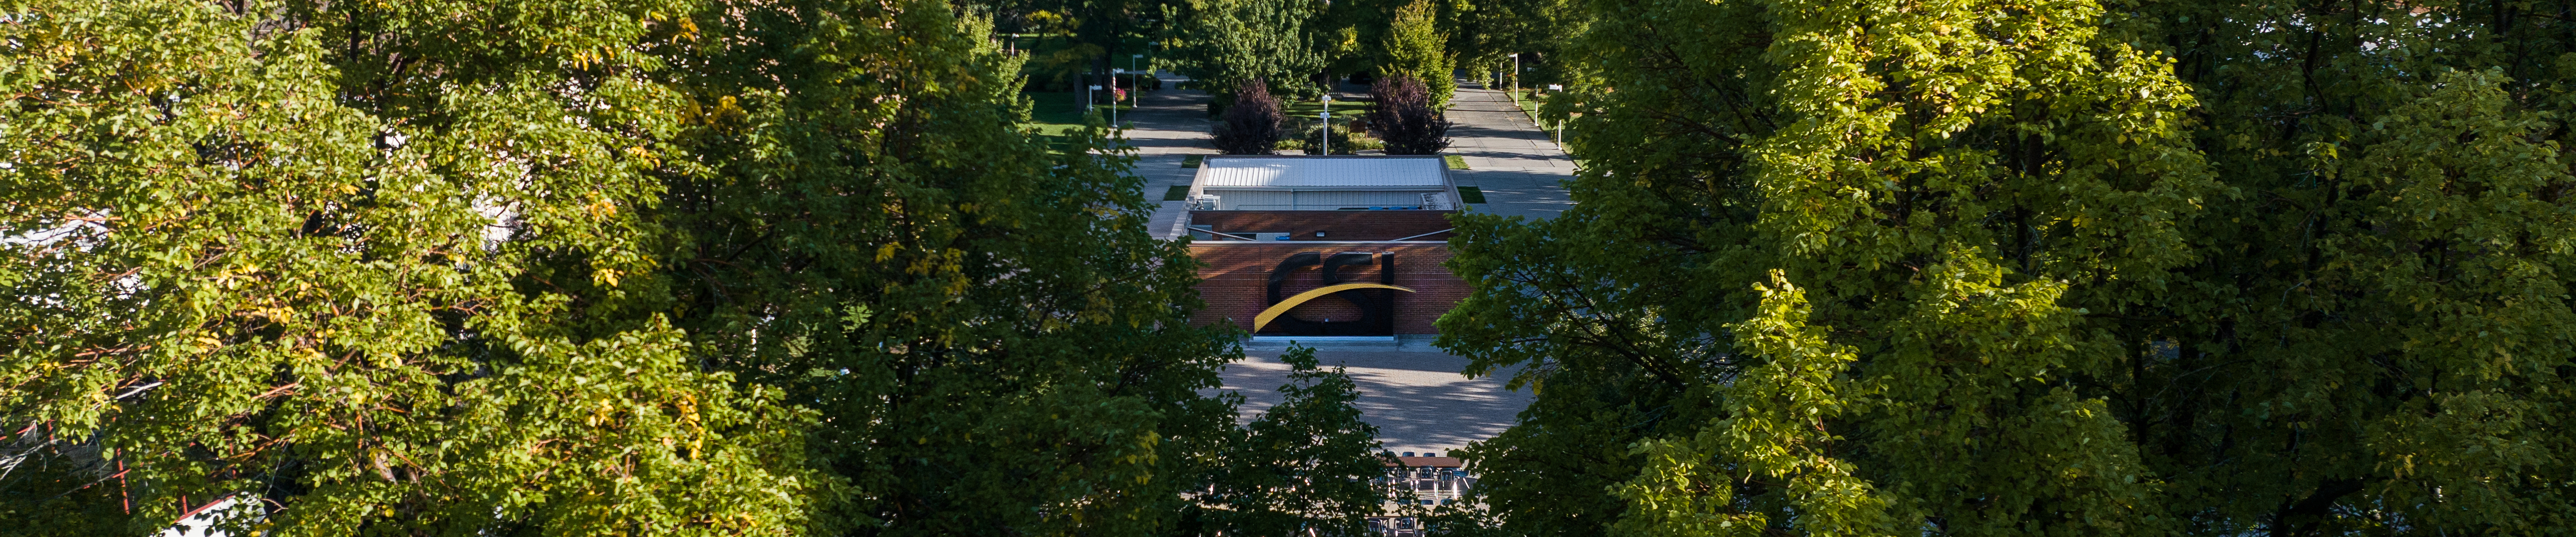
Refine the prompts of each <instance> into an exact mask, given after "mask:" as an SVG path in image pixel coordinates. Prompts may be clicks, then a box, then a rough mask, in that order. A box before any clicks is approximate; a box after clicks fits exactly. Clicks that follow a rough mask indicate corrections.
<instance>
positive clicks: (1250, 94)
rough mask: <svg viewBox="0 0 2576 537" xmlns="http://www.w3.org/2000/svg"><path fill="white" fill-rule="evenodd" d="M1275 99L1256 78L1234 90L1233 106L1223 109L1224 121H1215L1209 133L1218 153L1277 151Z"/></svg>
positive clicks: (1254, 153)
mask: <svg viewBox="0 0 2576 537" xmlns="http://www.w3.org/2000/svg"><path fill="white" fill-rule="evenodd" d="M1283 119H1286V117H1285V116H1282V115H1280V114H1279V99H1278V98H1275V97H1271V96H1270V88H1269V86H1268V85H1267V84H1265V83H1263V82H1262V81H1261V80H1259V79H1254V80H1247V81H1244V82H1243V84H1242V85H1241V86H1238V87H1236V88H1235V90H1234V104H1233V105H1230V106H1227V107H1225V120H1224V121H1220V122H1217V124H1216V129H1215V131H1214V132H1212V133H1211V134H1213V135H1214V138H1215V139H1216V140H1215V142H1216V150H1217V152H1218V153H1224V154H1228V155H1270V154H1275V153H1277V152H1278V150H1277V149H1276V147H1277V146H1278V144H1279V138H1280V135H1281V134H1282V133H1281V132H1280V126H1279V123H1280V121H1281V120H1283Z"/></svg>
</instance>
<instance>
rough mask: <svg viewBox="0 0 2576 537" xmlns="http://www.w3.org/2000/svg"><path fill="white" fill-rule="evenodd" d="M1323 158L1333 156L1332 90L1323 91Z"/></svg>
mask: <svg viewBox="0 0 2576 537" xmlns="http://www.w3.org/2000/svg"><path fill="white" fill-rule="evenodd" d="M1320 145H1322V146H1324V153H1323V154H1324V156H1327V157H1329V156H1333V90H1331V89H1329V88H1328V89H1325V90H1324V142H1323V143H1322V144H1320Z"/></svg>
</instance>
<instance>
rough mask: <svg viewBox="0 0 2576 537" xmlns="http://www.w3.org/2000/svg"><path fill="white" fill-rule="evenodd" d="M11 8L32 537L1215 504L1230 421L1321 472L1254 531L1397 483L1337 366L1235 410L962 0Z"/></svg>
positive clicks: (1140, 528) (5, 489)
mask: <svg viewBox="0 0 2576 537" xmlns="http://www.w3.org/2000/svg"><path fill="white" fill-rule="evenodd" d="M6 7H7V9H5V10H0V16H5V19H0V32H5V35H0V42H5V43H6V46H7V47H8V49H7V50H8V58H9V59H10V61H9V62H8V63H7V64H6V66H5V69H6V70H5V71H0V113H5V114H6V115H5V116H0V117H5V119H0V218H5V220H0V239H5V240H0V289H5V292H6V294H7V297H8V299H7V300H6V301H0V332H5V333H6V334H7V336H6V337H5V338H0V386H5V389H0V420H5V421H6V422H7V423H9V424H10V425H9V426H8V431H9V432H10V433H11V435H10V437H9V439H8V441H7V442H6V443H5V444H0V447H5V449H6V450H7V451H6V452H5V454H0V455H5V458H0V527H8V528H12V530H11V531H13V532H24V533H33V534H58V535H91V534H135V533H145V532H153V531H158V530H160V529H161V528H162V527H165V526H167V525H168V524H169V523H170V522H171V521H173V520H177V519H178V515H179V514H180V513H181V512H184V511H189V510H194V509H197V508H200V507H205V506H209V505H211V504H214V503H215V502H217V501H218V500H231V501H232V502H234V503H233V505H236V506H238V507H235V508H233V509H231V510H229V511H219V512H221V513H226V514H230V515H233V516H232V518H231V519H230V520H229V521H228V523H229V524H231V526H230V529H231V530H232V534H235V535H244V534H249V533H250V532H251V531H252V530H254V529H256V530H257V531H259V532H263V534H273V535H333V536H338V535H608V534H620V535H624V534H709V535H715V534H722V535H745V534H761V535H805V534H827V535H931V534H939V535H952V534H1043V535H1091V534H1124V535H1140V534H1155V535H1190V534H1196V533H1192V532H1194V531H1199V530H1200V529H1205V528H1208V527H1209V526H1204V525H1190V524H1184V520H1183V519H1182V517H1181V514H1182V513H1183V512H1184V511H1186V510H1188V509H1191V508H1195V506H1197V505H1199V503H1198V502H1199V500H1198V497H1197V496H1196V494H1198V493H1199V492H1200V491H1204V490H1208V489H1209V487H1212V486H1217V484H1219V483H1245V482H1247V481H1244V479H1248V478H1237V477H1229V476H1236V475H1239V472H1237V471H1234V470H1229V469H1228V468H1229V466H1228V465H1229V464H1232V463H1230V462H1229V461H1233V460H1237V459H1243V460H1265V461H1283V460H1295V461H1303V463H1304V464H1308V465H1311V466H1312V467H1313V468H1316V469H1319V470H1318V471H1316V472H1310V473H1308V474H1306V475H1307V477H1308V478H1309V479H1313V480H1315V481H1313V482H1311V483H1303V482H1301V483H1285V484H1283V483H1275V482H1258V485H1257V486H1261V487H1267V489H1266V490H1269V491H1270V492H1268V493H1266V494H1264V495H1258V496H1254V497H1251V498H1250V499H1245V500H1242V501H1236V502H1233V503H1231V504H1229V505H1230V506H1231V508H1233V509H1236V510H1248V511H1260V512H1270V513H1284V514H1281V515H1276V516H1272V517H1271V518H1269V519H1265V520H1268V522H1264V523H1266V524H1272V525H1276V524H1300V523H1311V524H1341V525H1347V521H1349V520H1353V519H1354V518H1355V517H1356V516H1358V515H1359V514H1360V513H1364V512H1366V511H1367V510H1371V509H1374V508H1375V505H1374V504H1369V505H1367V506H1365V507H1366V509H1363V508H1362V507H1361V506H1359V504H1357V503H1355V502H1352V501H1349V500H1348V498H1350V497H1353V496H1355V495H1357V494H1360V493H1361V492H1367V493H1370V494H1376V493H1378V492H1377V489H1374V488H1368V487H1369V485H1368V483H1367V482H1366V481H1365V480H1364V479H1362V478H1361V477H1360V476H1353V475H1344V474H1333V473H1330V472H1333V471H1341V472H1345V473H1346V474H1347V473H1348V472H1353V471H1357V470H1352V469H1353V468H1361V467H1365V468H1366V469H1367V471H1368V472H1371V473H1370V474H1367V475H1373V473H1374V472H1375V471H1376V468H1377V467H1376V465H1377V464H1378V460H1379V459H1378V458H1377V455H1376V453H1375V452H1376V451H1377V450H1376V449H1375V447H1374V444H1373V440H1371V439H1370V438H1369V436H1370V435H1368V434H1367V433H1366V432H1365V431H1366V430H1365V425H1364V424H1360V423H1357V422H1356V421H1355V418H1354V416H1355V414H1353V412H1354V411H1350V410H1349V409H1348V404H1349V400H1350V395H1349V393H1348V390H1347V387H1348V384H1347V383H1348V380H1347V379H1342V378H1341V377H1340V376H1339V374H1338V372H1333V371H1318V370H1310V371H1307V372H1305V373H1301V376H1299V377H1298V378H1299V382H1300V383H1301V384H1300V386H1310V387H1308V388H1299V389H1297V390H1292V392H1293V395H1294V397H1293V399H1294V400H1295V401H1302V402H1294V403H1292V404H1291V405H1289V406H1286V407H1283V408H1284V409H1283V410H1281V411H1278V412H1273V413H1272V414H1273V415H1274V417H1269V418H1265V419H1264V420H1256V421H1255V422H1253V424H1252V425H1250V426H1248V427H1247V426H1244V425H1238V424H1237V422H1236V412H1235V404H1236V401H1235V400H1234V399H1230V398H1226V397H1223V396H1222V394H1220V393H1216V392H1214V390H1213V388H1215V387H1216V384H1215V378H1216V377H1215V368H1216V367H1217V366H1218V365H1219V364H1223V363H1225V362H1228V361H1231V360H1233V359H1235V358H1237V357H1239V356H1240V351H1239V349H1237V348H1236V347H1235V344H1234V341H1236V337H1237V335H1238V333H1237V332H1235V331H1234V330H1232V329H1230V328H1224V327H1200V326H1195V325H1193V324H1192V323H1190V322H1189V316H1190V313H1191V312H1192V311H1194V310H1196V309H1197V308H1198V307H1199V303H1198V299H1197V298H1196V295H1195V294H1194V292H1193V291H1192V290H1191V288H1190V287H1191V285H1193V284H1194V281H1195V276H1194V273H1193V271H1194V269H1195V266H1196V265H1195V264H1194V263H1193V262H1192V261H1191V260H1190V259H1189V258H1188V257H1187V256H1186V251H1185V249H1184V248H1183V247H1182V246H1181V245H1179V244H1177V243H1173V242H1168V241H1160V240H1156V239H1154V238H1152V236H1151V235H1150V234H1148V233H1147V232H1146V231H1145V229H1144V228H1145V217H1146V211H1145V208H1146V207H1147V202H1146V201H1144V198H1143V197H1142V196H1141V194H1140V190H1141V183H1140V180H1139V179H1137V178H1136V177H1135V175H1134V174H1133V173H1130V171H1129V167H1130V166H1131V165H1132V164H1131V162H1132V157H1127V156H1123V153H1122V151H1121V150H1119V149H1118V148H1117V147H1115V146H1114V145H1111V143H1112V141H1113V140H1114V139H1112V138H1110V137H1109V136H1108V134H1107V132H1106V130H1105V129H1103V128H1101V127H1100V125H1098V124H1097V123H1096V122H1095V123H1094V125H1093V127H1092V128H1091V131H1090V132H1089V133H1088V134H1087V135H1086V136H1082V137H1077V138H1078V139H1081V140H1090V141H1091V142H1092V143H1094V144H1095V145H1093V146H1086V147H1078V148H1075V149H1074V150H1072V151H1062V152H1051V151H1049V150H1048V147H1047V145H1046V143H1045V142H1044V140H1042V139H1040V138H1038V137H1037V136H1036V135H1035V134H1034V133H1033V132H1030V131H1025V130H1022V129H1021V128H1020V127H1017V126H1016V125H1018V124H1020V123H1023V122H1025V121H1027V112H1026V111H1027V110H1028V103H1026V102H1025V101H1024V100H1022V98H1021V97H1019V96H1018V94H1017V91H1018V90H1019V81H1018V78H1017V73H1016V71H1017V69H1018V65H1017V64H1016V60H1015V59H1013V58H1010V57H1007V56H1005V55H1003V54H1002V53H1001V51H1000V49H999V45H998V44H996V43H993V42H991V41H988V40H986V39H984V34H985V33H987V32H989V26H988V24H989V23H988V22H986V20H984V19H982V18H979V17H973V16H967V17H962V18H961V17H960V16H959V15H958V12H957V11H956V10H954V9H953V8H952V7H951V6H950V5H948V4H946V3H943V2H938V1H928V0H913V1H903V2H892V3H882V2H879V3H870V2H840V1H830V0H813V1H790V2H772V1H761V2H733V1H718V0H710V1H687V0H669V1H632V2H628V1H605V0H604V1H599V2H588V3H570V4H567V3H521V2H450V3H390V4H386V3H378V4H364V3H359V4H351V3H343V2H327V3H326V2H301V1H288V2H274V3H264V2H242V3H186V2H111V3H104V4H95V3H90V2H35V3H32V4H10V5H8V6H6ZM1336 379H1339V380H1336ZM1301 390H1302V391H1301ZM1263 424H1269V425H1263ZM1292 433H1296V434H1292ZM1247 435H1249V437H1254V438H1259V439H1262V440H1263V442H1262V443H1261V444H1260V446H1259V447H1257V448H1256V447H1247V446H1243V445H1239V444H1241V442H1240V439H1242V438H1246V437H1247ZM1336 476H1341V477H1342V478H1341V479H1339V480H1335V477H1336ZM1348 482H1356V483H1359V486H1360V487H1362V488H1360V489H1354V488H1352V487H1351V486H1349V485H1345V484H1342V483H1348ZM1310 485H1311V486H1310ZM1265 502H1266V503H1265ZM1227 527H1232V526H1217V527H1216V528H1218V529H1215V530H1208V531H1221V530H1222V529H1223V528H1227ZM1337 527H1338V526H1337Z"/></svg>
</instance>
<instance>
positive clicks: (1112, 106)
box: [1109, 69, 1127, 129]
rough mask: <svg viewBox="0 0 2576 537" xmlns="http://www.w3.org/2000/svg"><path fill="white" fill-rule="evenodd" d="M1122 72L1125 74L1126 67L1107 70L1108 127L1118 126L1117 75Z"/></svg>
mask: <svg viewBox="0 0 2576 537" xmlns="http://www.w3.org/2000/svg"><path fill="white" fill-rule="evenodd" d="M1123 74H1127V70H1126V69H1110V70H1109V128H1112V129H1115V128H1118V75H1123Z"/></svg>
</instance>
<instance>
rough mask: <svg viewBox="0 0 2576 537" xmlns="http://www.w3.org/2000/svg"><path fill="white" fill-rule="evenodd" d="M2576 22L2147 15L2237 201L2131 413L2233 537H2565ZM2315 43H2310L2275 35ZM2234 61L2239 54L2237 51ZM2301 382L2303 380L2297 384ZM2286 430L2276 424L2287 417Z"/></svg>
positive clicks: (2198, 240) (2149, 325) (2436, 9)
mask: <svg viewBox="0 0 2576 537" xmlns="http://www.w3.org/2000/svg"><path fill="white" fill-rule="evenodd" d="M2570 8H2576V4H2570V3H2566V2H2535V3H2511V4H2497V3H2476V2H2439V3H2405V4H2400V3H2393V2H2365V3H2355V4H2336V5H2304V4H2296V3H2270V2H2265V3H2255V4H2240V5H2230V4H2225V3H2190V4H2171V5H2153V6H2151V9H2148V10H2146V11H2144V12H2143V13H2141V17H2140V18H2141V19H2142V20H2141V23H2140V25H2139V26H2140V27H2141V28H2140V30H2139V31H2140V33H2141V34H2142V36H2144V37H2145V39H2144V40H2151V41H2150V42H2158V43H2160V44H2163V45H2165V46H2168V47H2170V48H2169V50H2170V51H2171V52H2170V54H2171V55H2172V56H2173V57H2175V58H2177V59H2178V60H2179V62H2178V63H2177V64H2176V65H2175V72H2176V73H2177V74H2178V75H2180V76H2181V77H2182V78H2183V79H2184V80H2187V81H2189V82H2191V83H2192V84H2194V85H2195V86H2196V87H2198V88H2200V91H2199V92H2198V94H2199V95H2200V96H2201V103H2202V110H2201V113H2200V114H2199V116H2200V118H2201V123H2200V125H2201V126H2200V128H2199V129H2198V132H2196V133H2195V134H2196V138H2197V139H2198V142H2199V143H2198V146H2199V147H2200V148H2202V150H2203V151H2204V152H2205V153H2206V154H2207V155H2208V158H2209V161H2210V162H2211V163H2212V165H2213V166H2214V167H2215V168H2216V169H2217V170H2219V172H2220V176H2221V177H2225V178H2227V181H2228V183H2229V184H2230V185H2231V186H2233V187H2234V188H2235V189H2236V190H2237V192H2238V193H2239V194H2238V195H2237V196H2234V197H2230V198H2227V199H2226V202H2225V203H2219V204H2214V205H2212V206H2211V207H2210V208H2209V212H2208V215H2207V216H2205V217H2203V218H2201V219H2200V220H2199V221H2198V225H2196V226H2193V227H2192V228H2191V229H2190V232H2191V233H2192V234H2193V235H2194V237H2195V240H2194V241H2193V242H2194V250H2193V253H2194V254H2195V256H2196V257H2198V259H2200V261H2199V262H2197V263H2195V264H2194V265H2192V266H2191V267H2190V268H2189V270H2188V271H2186V272H2185V273H2184V274H2185V275H2186V276H2187V280H2185V281H2190V282H2194V284H2193V285H2191V286H2188V287H2182V288H2178V289H2177V291H2178V292H2176V293H2174V294H2172V295H2171V296H2169V297H2168V299H2167V300H2166V301H2165V302H2166V305H2167V306H2168V307H2167V309H2166V310H2165V311H2162V312H2157V313H2158V315H2152V316H2147V315H2141V316H2139V317H2138V318H2135V319H2127V320H2125V321H2126V322H2124V323H2122V325H2121V329H2122V330H2124V331H2125V332H2126V333H2127V334H2128V336H2129V339H2130V340H2131V341H2132V342H2134V343H2133V344H2134V345H2137V346H2140V347H2144V350H2142V351H2141V352H2140V354H2145V355H2148V356H2152V357H2153V359H2146V360H2141V361H2140V362H2139V363H2137V364H2135V366H2134V367H2135V368H2136V370H2135V372H2134V373H2133V374H2134V375H2136V377H2137V379H2138V380H2137V381H2136V382H2137V384H2136V385H2135V386H2134V387H2133V388H2131V390H2132V391H2131V392H2130V393H2129V394H2126V397H2124V399H2125V401H2123V404H2120V405H2117V406H2116V407H2115V408H2119V409H2120V410H2122V413H2123V414H2124V415H2125V417H2126V418H2127V419H2129V420H2130V421H2131V422H2132V423H2134V424H2135V425H2133V428H2134V431H2133V433H2132V434H2134V435H2136V436H2137V437H2139V438H2142V439H2143V441H2142V447H2144V448H2146V455H2147V456H2148V461H2149V462H2150V463H2152V464H2154V465H2155V467H2156V468H2157V470H2158V471H2159V473H2160V474H2162V475H2167V476H2171V477H2170V479H2171V484H2170V485H2168V488H2169V489H2170V490H2171V491H2172V493H2171V497H2172V498H2173V500H2172V501H2173V504H2172V505H2171V507H2170V510H2171V512H2173V513H2174V514H2175V516H2178V517H2185V518H2184V519H2185V520H2188V521H2189V522H2190V523H2191V524H2192V525H2193V526H2194V527H2197V528H2206V529H2207V531H2210V532H2256V531H2260V532H2267V533H2272V534H2323V533H2367V532H2385V533H2398V532H2414V533H2433V532H2444V533H2469V532H2479V533H2491V534H2518V535H2563V534H2566V532H2568V531H2569V528H2576V499H2571V498H2576V495H2571V490H2570V488H2571V487H2576V482H2571V481H2570V480H2569V479H2567V477H2566V476H2569V475H2576V461H2571V460H2570V459H2569V458H2568V457H2567V455H2566V454H2567V453H2571V452H2576V451H2571V448H2576V435H2571V434H2570V429H2569V428H2568V426H2569V423H2568V422H2567V416H2570V415H2576V406H2571V405H2570V402H2571V400H2570V392H2569V384H2568V382H2569V379H2570V377H2571V375H2570V373H2571V372H2576V369H2571V368H2570V366H2569V364H2570V358H2571V356H2576V349H2571V348H2570V347H2569V344H2568V335H2569V334H2570V333H2571V331H2576V324H2571V322H2570V321H2571V320H2576V312H2571V311H2570V308H2569V305H2568V299H2567V298H2566V297H2567V296H2568V295H2567V284H2568V279H2569V274H2571V272H2569V271H2568V268H2570V265H2569V262H2570V261H2576V258H2571V257H2570V254H2571V252H2570V250H2569V248H2568V246H2567V244H2566V243H2565V241H2566V238H2567V237H2570V236H2576V220H2571V219H2570V209H2569V208H2570V203H2571V200H2570V199H2569V198H2567V197H2566V194H2565V193H2566V192H2568V191H2569V189H2570V188H2576V179H2571V177H2570V174H2569V170H2568V169H2567V165H2568V164H2569V162H2571V160H2570V159H2569V158H2568V157H2567V155H2566V151H2567V150H2568V147H2567V146H2566V142H2567V140H2568V136H2569V130H2568V125H2567V123H2566V121H2567V120H2568V119H2569V118H2570V117H2571V116H2569V115H2568V114H2569V113H2570V112H2576V100H2571V99H2570V94H2569V90H2570V89H2571V88H2569V87H2568V85H2567V84H2568V81H2569V80H2570V75H2576V70H2571V68H2576V64H2571V63H2569V58H2576V56H2570V55H2569V54H2570V53H2571V52H2576V48H2571V47H2576V40H2572V39H2570V37H2571V34H2570V32H2571V31H2576V26H2570V24H2569V22H2568V21H2566V20H2565V19H2563V18H2558V17H2556V16H2555V15H2546V14H2549V13H2558V12H2562V11H2564V10H2566V9H2570ZM2290 20H2302V21H2307V20H2313V21H2317V22H2315V23H2313V24H2304V25H2300V26H2296V27H2284V28H2294V30H2293V31H2290V32H2287V33H2279V32H2275V31H2273V30H2272V28H2275V26H2272V25H2273V24H2275V23H2277V22H2278V21H2290ZM2220 36H2230V37H2220ZM2283 372H2294V373H2295V374H2281V373H2283ZM2276 409H2277V410H2276Z"/></svg>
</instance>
